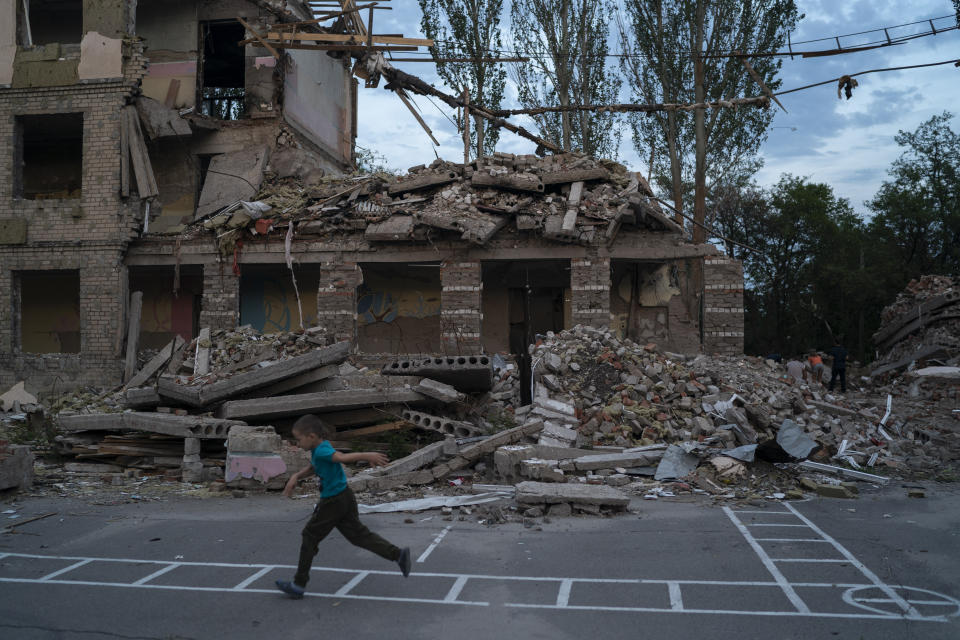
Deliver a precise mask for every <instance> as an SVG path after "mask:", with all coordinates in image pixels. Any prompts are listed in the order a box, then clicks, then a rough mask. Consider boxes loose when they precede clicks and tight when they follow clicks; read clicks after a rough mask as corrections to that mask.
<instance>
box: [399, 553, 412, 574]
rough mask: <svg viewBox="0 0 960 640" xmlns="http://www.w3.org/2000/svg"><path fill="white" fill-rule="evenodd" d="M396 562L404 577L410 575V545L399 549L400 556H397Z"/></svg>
mask: <svg viewBox="0 0 960 640" xmlns="http://www.w3.org/2000/svg"><path fill="white" fill-rule="evenodd" d="M397 564H398V565H400V572H401V573H402V574H403V577H404V578H406V577H407V576H409V575H410V547H404V548H403V549H401V550H400V557H399V558H397Z"/></svg>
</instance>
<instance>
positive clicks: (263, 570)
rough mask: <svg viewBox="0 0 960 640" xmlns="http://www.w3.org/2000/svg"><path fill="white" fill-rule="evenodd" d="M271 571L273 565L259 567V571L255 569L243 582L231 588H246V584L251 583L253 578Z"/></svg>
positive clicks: (258, 577) (256, 578)
mask: <svg viewBox="0 0 960 640" xmlns="http://www.w3.org/2000/svg"><path fill="white" fill-rule="evenodd" d="M271 571H273V567H264V568H263V569H260V571H257V572H256V573H255V574H253V575H252V576H250V577H249V578H247V579H246V580H244V581H243V582H241V583H240V584H238V585H237V586H235V587H234V588H233V590H234V591H239V590H241V589H246V588H247V586H248V585H250V584H252V583H253V582H254V581H255V580H259V579H260V578H262V577H263V576H264V575H266V574H267V573H270V572H271Z"/></svg>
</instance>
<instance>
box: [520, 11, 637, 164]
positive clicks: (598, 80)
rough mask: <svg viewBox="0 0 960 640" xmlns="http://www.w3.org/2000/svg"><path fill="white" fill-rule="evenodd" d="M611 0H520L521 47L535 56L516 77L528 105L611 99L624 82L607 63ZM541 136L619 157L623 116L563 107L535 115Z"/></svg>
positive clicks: (573, 147)
mask: <svg viewBox="0 0 960 640" xmlns="http://www.w3.org/2000/svg"><path fill="white" fill-rule="evenodd" d="M613 11H614V7H613V3H612V2H611V1H610V0H514V2H513V4H512V5H511V9H510V16H511V24H512V33H513V39H514V42H515V46H516V49H517V50H518V51H520V52H522V53H523V55H525V56H528V57H529V58H530V62H529V63H523V64H515V65H513V67H512V70H513V77H514V80H516V83H517V91H518V97H519V100H520V103H521V104H522V105H523V106H524V108H528V109H529V108H535V107H543V106H550V107H555V106H564V107H565V106H572V105H581V104H610V103H612V102H616V98H617V95H618V94H619V92H620V85H621V81H620V78H619V76H618V75H617V74H616V73H615V71H614V70H613V69H612V68H611V67H610V66H609V65H607V53H608V30H609V26H608V20H609V16H610V15H612V14H613ZM533 119H534V121H535V122H536V123H537V127H538V129H539V132H540V136H541V137H542V138H545V139H547V140H550V141H552V142H554V143H556V144H557V145H558V146H560V147H562V148H563V149H564V150H567V151H582V152H584V153H586V154H589V155H592V156H597V157H610V158H613V157H616V154H617V151H618V149H619V146H620V136H619V127H617V126H616V125H617V116H616V115H615V114H613V113H597V112H591V111H576V112H570V111H562V112H559V113H547V114H540V115H536V116H533Z"/></svg>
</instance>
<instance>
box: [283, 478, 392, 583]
mask: <svg viewBox="0 0 960 640" xmlns="http://www.w3.org/2000/svg"><path fill="white" fill-rule="evenodd" d="M334 527H336V529H337V530H338V531H339V532H340V533H342V534H343V537H344V538H346V539H347V540H349V541H350V542H351V544H355V545H356V546H358V547H363V548H364V549H367V550H368V551H372V552H374V553H375V554H377V555H378V556H380V557H381V558H385V559H387V560H393V561H396V560H398V559H399V558H400V548H399V547H397V546H395V545H393V544H391V543H390V542H388V541H387V540H385V539H383V538H381V537H380V536H378V535H377V534H375V533H374V532H372V531H370V529H367V527H365V526H364V524H363V523H362V522H360V514H359V513H357V499H356V498H355V497H354V495H353V491H351V490H350V488H349V487H347V488H346V489H344V490H343V491H341V492H340V493H338V494H337V495H335V496H331V497H329V498H321V499H320V502H318V503H317V506H316V508H314V510H313V515H312V516H310V521H309V522H307V526H305V527H304V528H303V534H302V535H303V541H302V543H301V545H300V561H299V562H298V563H297V573H296V574H295V575H294V576H293V581H294V582H295V583H296V584H298V585H300V586H301V587H304V586H306V585H307V581H308V580H310V565H312V564H313V557H314V556H315V555H317V549H318V547H319V545H320V541H321V540H323V539H324V538H326V537H327V534H329V533H330V532H331V531H332V530H333V529H334Z"/></svg>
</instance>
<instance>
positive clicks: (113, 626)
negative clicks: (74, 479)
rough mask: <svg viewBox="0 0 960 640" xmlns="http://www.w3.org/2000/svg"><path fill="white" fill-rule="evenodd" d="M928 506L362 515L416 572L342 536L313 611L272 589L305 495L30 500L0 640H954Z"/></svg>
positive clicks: (901, 502)
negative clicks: (497, 519) (512, 516)
mask: <svg viewBox="0 0 960 640" xmlns="http://www.w3.org/2000/svg"><path fill="white" fill-rule="evenodd" d="M926 495H927V497H926V498H922V499H916V498H908V497H907V487H904V486H902V484H898V483H891V486H889V487H887V488H885V489H883V490H880V491H874V492H869V493H866V494H864V495H862V496H861V497H860V498H859V499H857V500H839V499H821V498H815V499H811V500H807V501H793V502H777V501H772V500H769V501H763V502H762V503H758V504H744V503H729V504H726V505H724V504H717V505H713V504H710V503H708V502H703V501H684V500H674V501H668V500H665V499H661V500H659V501H655V502H654V501H637V502H635V503H634V505H632V507H631V510H632V511H633V512H632V513H625V514H623V515H619V516H615V517H606V518H605V517H569V518H555V519H549V520H547V521H543V520H537V521H536V522H528V523H527V525H532V526H525V525H524V524H523V523H520V522H511V523H506V524H498V525H493V524H489V523H481V522H478V521H477V519H476V516H475V515H474V516H467V517H465V518H464V519H463V520H460V519H457V518H454V519H452V520H446V519H444V517H443V516H442V515H441V514H440V512H439V511H426V512H422V513H417V514H408V513H403V514H396V513H390V514H370V515H365V516H362V520H363V521H364V522H366V523H367V524H368V526H370V528H371V529H373V530H375V531H377V532H379V533H381V534H382V535H383V536H384V537H386V538H388V539H389V540H391V541H393V542H394V543H396V544H397V545H400V546H409V547H410V548H411V551H412V555H413V558H414V563H413V572H412V574H411V576H410V577H409V578H406V579H404V578H403V577H402V576H401V575H400V573H399V571H398V569H397V568H396V565H394V564H392V563H390V562H387V561H385V560H382V559H380V558H379V557H377V556H374V555H372V554H370V553H369V552H367V551H364V550H363V549H359V548H356V547H353V546H351V545H350V544H349V543H348V542H346V540H344V539H343V538H342V537H341V536H340V535H339V533H334V534H332V535H331V536H330V537H329V538H328V539H327V540H325V541H324V542H323V543H322V544H321V547H320V553H319V554H318V556H317V557H316V559H315V561H314V568H313V573H312V578H311V582H310V584H309V585H308V593H307V597H305V598H304V599H302V600H291V599H289V598H287V597H285V596H284V595H283V594H281V593H279V592H278V591H276V590H275V588H274V586H273V582H274V580H277V579H290V578H291V577H292V575H293V567H294V564H295V563H296V557H297V551H298V548H299V543H300V535H299V532H300V529H301V527H302V526H303V524H304V522H305V521H306V518H307V517H308V515H309V513H310V510H311V508H312V504H311V503H310V502H309V501H308V500H287V499H284V498H282V497H279V496H278V495H276V494H268V495H258V496H249V497H246V498H242V499H239V498H230V497H224V498H216V499H202V500H201V499H191V498H176V499H170V500H167V501H141V502H136V503H131V504H120V505H116V506H97V505H92V504H89V503H85V502H81V501H77V500H72V499H65V498H64V499H55V498H25V499H18V500H16V505H17V515H19V516H20V517H19V518H18V520H16V521H2V520H0V526H2V525H5V524H9V523H10V522H14V523H16V522H18V521H19V522H22V521H24V520H26V519H28V518H29V517H31V516H34V515H43V514H45V513H55V514H56V515H53V516H50V517H46V518H43V519H39V520H35V521H33V522H28V523H25V524H22V525H20V526H18V527H16V528H15V529H14V530H13V531H7V532H5V533H2V534H0V637H2V638H5V639H6V638H10V639H16V640H19V639H25V640H27V639H29V640H32V639H47V638H58V639H59V638H64V639H71V640H72V639H74V638H76V639H83V640H100V639H104V640H106V639H108V638H109V639H116V638H123V639H129V638H135V639H140V638H144V639H146V638H150V639H175V638H177V639H179V638H196V639H201V638H204V639H209V638H228V637H229V638H231V639H244V638H284V639H287V638H311V639H312V638H318V637H338V636H339V637H353V638H373V637H393V638H440V637H450V638H457V639H458V640H465V639H470V638H478V639H479V638H484V639H486V638H491V637H500V638H532V639H533V638H550V639H551V640H557V639H565V638H631V639H635V638H637V637H643V638H657V639H658V640H660V639H664V640H669V639H678V640H679V639H686V638H694V637H696V638H710V639H711V640H714V639H716V640H720V639H725V638H740V639H743V638H761V637H762V638H778V639H788V638H798V639H799V638H804V639H817V638H824V639H828V638H831V639H832V638H844V639H846V638H869V639H870V640H882V639H902V638H923V639H939V638H943V639H948V638H949V639H955V638H958V637H960V617H958V614H960V579H958V577H960V550H958V543H960V488H955V487H954V486H952V485H935V484H928V485H926ZM3 500H4V501H3V502H0V511H3V510H7V509H8V508H9V506H10V505H11V504H13V500H14V499H13V497H11V496H7V497H5V498H4V499H3ZM6 517H8V516H6V515H0V518H6Z"/></svg>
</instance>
